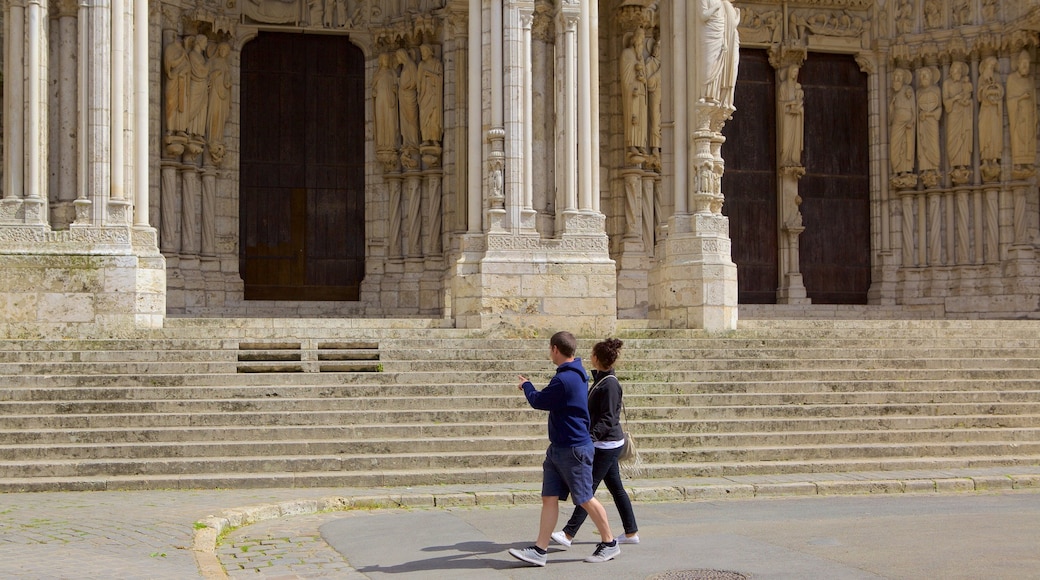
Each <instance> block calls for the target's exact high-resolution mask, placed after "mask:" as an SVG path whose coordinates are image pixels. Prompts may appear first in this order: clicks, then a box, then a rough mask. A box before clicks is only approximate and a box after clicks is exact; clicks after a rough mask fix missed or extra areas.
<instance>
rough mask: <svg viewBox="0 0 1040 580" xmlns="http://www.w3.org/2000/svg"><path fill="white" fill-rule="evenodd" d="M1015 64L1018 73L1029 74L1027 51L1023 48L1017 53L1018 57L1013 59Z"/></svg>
mask: <svg viewBox="0 0 1040 580" xmlns="http://www.w3.org/2000/svg"><path fill="white" fill-rule="evenodd" d="M1015 66H1016V67H1017V69H1018V74H1020V75H1022V76H1026V75H1028V74H1029V52H1028V51H1025V50H1023V51H1022V52H1020V53H1018V59H1016V60H1015Z"/></svg>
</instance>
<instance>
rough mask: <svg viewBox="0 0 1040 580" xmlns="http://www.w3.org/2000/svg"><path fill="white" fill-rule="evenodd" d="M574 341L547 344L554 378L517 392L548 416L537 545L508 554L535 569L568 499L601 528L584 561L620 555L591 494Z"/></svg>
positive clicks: (584, 405) (582, 386)
mask: <svg viewBox="0 0 1040 580" xmlns="http://www.w3.org/2000/svg"><path fill="white" fill-rule="evenodd" d="M577 347H578V342H577V341H576V340H575V339H574V335H572V334H571V333H569V332H557V333H556V334H554V335H553V336H552V338H551V339H549V358H550V359H551V360H552V362H553V364H555V365H556V376H554V377H553V378H552V380H551V381H549V384H548V385H547V386H546V387H545V388H544V389H542V390H541V391H538V390H536V389H535V388H534V385H532V384H531V381H529V380H527V379H526V378H525V377H523V376H521V377H520V387H519V388H520V389H521V390H523V391H524V396H526V397H527V402H528V403H530V405H531V406H532V407H534V408H535V409H539V410H542V411H549V448H548V449H547V450H546V452H545V461H544V462H542V513H541V519H540V521H539V525H538V539H537V540H536V541H535V545H533V546H530V547H527V548H522V549H517V548H510V550H509V554H510V555H511V556H513V557H514V558H517V559H520V560H523V561H524V562H527V563H529V564H532V565H534V566H545V563H546V560H547V558H546V552H547V550H548V548H549V537H550V535H551V534H552V531H553V530H554V529H555V528H556V520H557V519H558V518H559V516H560V500H561V499H563V500H566V499H567V495H568V494H570V495H571V500H572V501H573V502H574V505H580V506H581V507H583V508H585V511H586V512H588V514H589V517H591V518H592V521H593V523H595V524H596V527H597V528H598V529H599V535H600V538H601V540H602V541H601V542H600V543H599V544H598V545H597V546H596V550H595V551H594V552H593V553H592V555H591V556H589V557H588V558H585V561H586V562H606V561H607V560H611V559H613V558H614V557H616V556H617V555H618V554H620V553H621V548H620V547H619V546H618V544H617V540H615V539H614V536H613V534H611V533H610V524H608V523H607V512H606V510H605V509H603V505H602V504H601V503H599V500H597V499H596V498H595V497H594V496H593V495H592V459H593V456H594V454H595V448H594V447H593V446H592V437H591V436H590V435H589V407H588V399H587V397H588V381H589V378H588V375H587V374H586V373H585V368H584V367H582V365H581V359H576V358H574V352H575V351H576V350H577Z"/></svg>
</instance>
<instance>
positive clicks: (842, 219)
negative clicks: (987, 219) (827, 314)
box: [727, 53, 870, 304]
mask: <svg viewBox="0 0 1040 580" xmlns="http://www.w3.org/2000/svg"><path fill="white" fill-rule="evenodd" d="M799 78H800V80H801V83H802V89H803V90H804V91H805V151H804V157H803V160H804V163H805V176H804V177H802V179H801V181H800V182H799V185H798V192H799V195H800V196H801V197H802V205H801V211H802V221H803V223H804V225H805V231H804V232H803V233H802V235H801V237H800V238H799V249H800V258H801V259H800V261H801V272H802V279H803V282H804V283H805V290H806V293H807V294H808V296H809V298H811V299H812V302H813V304H866V303H867V291H868V290H869V289H870V167H869V161H870V157H869V150H868V144H869V141H870V139H869V133H868V93H867V75H866V73H864V72H862V71H860V68H859V65H858V64H856V61H855V58H854V57H852V56H851V55H837V54H824V53H809V56H808V58H807V59H806V61H805V65H804V66H803V67H802V72H801V75H800V77H799ZM727 162H728V160H727Z"/></svg>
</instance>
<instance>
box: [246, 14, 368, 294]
mask: <svg viewBox="0 0 1040 580" xmlns="http://www.w3.org/2000/svg"><path fill="white" fill-rule="evenodd" d="M364 67H365V59H364V55H363V53H362V52H361V49H359V48H358V47H356V46H355V45H353V44H352V43H351V42H350V40H349V39H348V38H347V37H345V36H331V35H304V34H287V33H271V32H261V33H260V34H259V36H258V37H257V38H256V39H255V40H253V41H251V42H249V43H248V44H247V45H246V46H245V47H243V49H242V91H241V139H242V144H241V151H242V158H241V162H240V171H241V176H240V186H239V187H240V189H239V220H240V229H239V232H240V239H239V256H240V271H241V273H242V278H243V281H244V282H245V299H246V300H357V299H358V294H359V288H360V284H361V280H362V278H363V277H364V273H365V204H364V201H365V197H364V192H365V149H364V147H365V68H364Z"/></svg>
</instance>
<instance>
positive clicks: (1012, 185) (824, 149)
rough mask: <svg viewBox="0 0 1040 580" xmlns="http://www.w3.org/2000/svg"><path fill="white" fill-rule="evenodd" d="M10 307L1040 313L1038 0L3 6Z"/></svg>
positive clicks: (200, 312)
mask: <svg viewBox="0 0 1040 580" xmlns="http://www.w3.org/2000/svg"><path fill="white" fill-rule="evenodd" d="M2 34H3V38H4V57H3V81H4V91H3V110H2V112H3V116H2V126H3V136H4V137H3V152H4V163H3V179H2V182H0V184H2V188H3V190H2V199H0V326H3V328H5V330H6V332H7V333H8V334H16V333H23V334H26V333H28V334H33V333H36V334H38V333H41V332H43V333H46V332H56V333H60V332H69V331H84V332H94V331H96V330H97V329H108V330H112V331H115V330H119V329H131V328H156V327H160V326H162V324H163V320H164V319H165V318H166V317H167V316H218V317H220V316H269V317H281V316H300V317H310V316H314V317H329V316H332V317H371V318H396V317H427V318H444V319H448V320H450V321H451V323H452V324H453V325H454V326H456V327H460V328H493V327H495V326H496V325H499V324H505V325H508V326H510V327H530V328H536V329H541V328H555V327H558V326H560V325H561V324H562V322H561V320H566V321H567V326H568V327H569V328H571V329H573V330H575V331H579V332H607V331H610V330H611V329H612V328H614V326H615V324H616V323H617V321H618V320H619V319H636V320H651V321H655V324H658V325H664V326H670V327H678V328H706V329H710V330H725V329H732V328H735V326H736V322H737V312H738V308H739V305H740V304H793V305H801V306H802V307H803V308H806V309H811V308H813V307H814V306H823V305H833V304H867V305H871V304H873V305H884V306H887V307H892V308H900V307H905V308H907V309H914V310H917V311H920V310H925V311H927V312H928V313H930V315H934V316H942V317H952V318H965V317H969V318H975V317H1016V318H1018V317H1040V263H1038V257H1037V255H1036V249H1037V244H1038V243H1040V242H1038V239H1040V193H1038V190H1037V181H1038V179H1037V174H1036V167H1037V162H1038V158H1037V144H1038V140H1040V138H1038V117H1040V109H1038V104H1037V83H1038V79H1040V75H1037V74H1036V72H1035V69H1036V66H1037V60H1038V59H1037V47H1038V44H1040V6H1037V5H1036V2H1035V1H1033V0H1002V1H1001V0H883V1H882V0H877V1H874V0H800V1H770V0H764V1H761V2H743V1H734V2H731V1H730V0H690V1H689V2H686V1H679V0H598V1H590V0H382V1H380V0H160V1H157V2H156V1H153V2H146V1H144V0H111V2H108V3H93V2H73V1H69V0H53V1H51V2H41V1H40V0H9V1H7V2H5V5H4V13H3V27H2Z"/></svg>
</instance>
